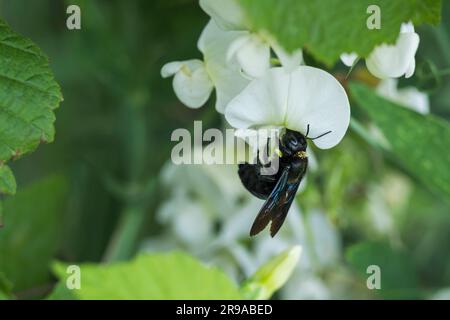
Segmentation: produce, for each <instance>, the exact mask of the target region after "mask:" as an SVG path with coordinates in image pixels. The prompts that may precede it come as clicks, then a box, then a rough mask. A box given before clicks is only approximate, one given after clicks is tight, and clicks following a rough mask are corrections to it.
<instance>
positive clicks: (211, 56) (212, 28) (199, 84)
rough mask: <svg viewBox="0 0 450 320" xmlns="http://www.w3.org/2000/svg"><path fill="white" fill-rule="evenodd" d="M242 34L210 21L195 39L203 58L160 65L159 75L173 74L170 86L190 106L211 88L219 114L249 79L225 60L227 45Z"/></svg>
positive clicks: (202, 99)
mask: <svg viewBox="0 0 450 320" xmlns="http://www.w3.org/2000/svg"><path fill="white" fill-rule="evenodd" d="M242 34H243V32H239V31H224V30H222V29H220V28H219V27H218V26H217V25H216V24H215V22H214V21H210V22H209V23H208V24H207V26H206V27H205V29H204V30H203V32H202V34H201V36H200V39H199V41H198V49H199V50H200V51H201V52H202V53H203V61H201V60H187V61H181V62H180V61H177V62H170V63H167V64H166V65H164V66H163V68H162V69H161V75H162V77H164V78H167V77H170V76H173V75H175V77H174V80H173V88H174V91H175V94H176V95H177V97H178V99H180V101H181V102H183V103H184V104H185V105H186V106H188V107H190V108H199V107H201V106H202V105H204V104H205V102H206V101H207V100H208V99H209V97H210V95H211V92H212V90H213V88H215V89H216V96H217V101H216V109H217V111H219V112H221V113H222V112H223V110H224V108H225V106H226V105H227V103H228V102H229V101H230V100H231V99H232V98H233V97H234V96H236V95H237V94H238V93H239V92H240V91H241V90H242V89H243V88H245V87H246V86H247V84H248V83H249V80H247V79H246V78H245V77H243V75H242V74H241V70H240V66H239V65H238V64H237V63H236V62H232V61H231V62H230V61H227V50H228V47H229V46H230V44H231V43H232V42H233V41H234V40H236V39H238V38H239V37H240V36H242Z"/></svg>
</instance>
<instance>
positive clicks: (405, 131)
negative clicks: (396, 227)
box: [351, 84, 450, 200]
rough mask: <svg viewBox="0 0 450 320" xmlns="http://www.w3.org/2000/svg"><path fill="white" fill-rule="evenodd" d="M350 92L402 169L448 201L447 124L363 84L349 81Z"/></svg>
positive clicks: (449, 130)
mask: <svg viewBox="0 0 450 320" xmlns="http://www.w3.org/2000/svg"><path fill="white" fill-rule="evenodd" d="M351 92H352V96H353V98H354V99H355V100H356V102H357V104H358V106H360V107H361V108H363V109H364V110H365V111H366V112H367V114H368V115H369V117H370V119H371V120H372V121H373V122H374V123H375V124H376V126H377V127H378V128H379V129H380V130H381V132H382V134H383V135H384V137H385V138H386V139H385V140H386V141H387V143H388V149H389V150H390V152H392V153H393V154H394V155H395V156H396V158H397V159H398V161H399V162H400V163H401V164H402V165H403V166H404V167H405V169H407V170H408V171H409V172H410V173H411V174H412V175H414V176H415V177H417V178H418V179H420V181H422V183H423V184H425V185H427V186H428V187H429V188H430V189H432V190H434V191H435V192H436V193H438V194H440V195H441V196H443V197H444V198H445V199H447V200H450V170H449V168H450V152H449V150H450V124H449V123H448V122H446V121H444V120H442V119H439V118H437V117H435V116H433V115H426V116H424V115H421V114H418V113H416V112H414V111H411V110H410V109H407V108H405V107H402V106H400V105H397V104H395V103H393V102H390V101H388V100H386V99H384V98H382V97H380V96H378V95H377V94H376V93H375V92H374V91H373V90H372V89H370V88H368V87H366V86H364V85H360V84H352V85H351Z"/></svg>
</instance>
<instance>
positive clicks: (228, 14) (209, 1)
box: [200, 0, 245, 30]
mask: <svg viewBox="0 0 450 320" xmlns="http://www.w3.org/2000/svg"><path fill="white" fill-rule="evenodd" d="M200 7H201V8H202V9H203V11H205V12H206V13H207V14H208V15H209V16H210V17H211V18H212V19H213V20H214V21H215V22H216V23H217V25H218V26H219V27H220V28H222V29H224V30H245V23H244V22H245V19H244V13H243V11H242V9H241V7H240V6H239V4H238V3H237V1H235V0H225V1H223V0H200Z"/></svg>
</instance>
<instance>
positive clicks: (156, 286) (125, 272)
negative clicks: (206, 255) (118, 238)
mask: <svg viewBox="0 0 450 320" xmlns="http://www.w3.org/2000/svg"><path fill="white" fill-rule="evenodd" d="M80 268H81V289H80V290H72V293H73V294H74V295H75V296H76V297H77V298H79V299H127V300H129V299H139V300H144V299H151V300H153V299H169V300H173V299H194V300H197V299H240V298H241V295H240V293H239V289H238V287H237V286H236V285H235V284H234V283H233V282H232V281H231V280H230V279H229V278H228V277H227V276H226V275H225V274H224V273H223V272H222V271H220V270H219V269H217V268H215V267H209V266H205V265H204V264H202V263H200V262H199V261H197V260H195V259H194V258H192V257H190V256H188V255H186V254H184V253H181V252H173V253H168V254H142V255H140V256H138V257H137V258H135V259H134V260H132V261H130V262H124V263H116V264H111V265H95V264H83V265H81V266H80ZM54 271H55V273H56V275H57V276H58V277H59V279H60V280H61V282H62V283H65V282H66V279H67V277H68V276H69V275H68V274H67V273H66V266H65V265H64V264H62V263H56V264H55V266H54Z"/></svg>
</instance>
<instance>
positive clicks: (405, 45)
mask: <svg viewBox="0 0 450 320" xmlns="http://www.w3.org/2000/svg"><path fill="white" fill-rule="evenodd" d="M418 46H419V35H418V34H417V33H400V35H399V37H398V39H397V42H396V43H395V45H386V44H382V45H380V46H378V47H376V48H375V49H374V51H373V52H372V53H371V54H370V56H369V57H368V58H367V59H366V65H367V68H368V69H369V71H370V73H372V74H373V75H374V76H376V77H377V78H380V79H386V78H398V77H401V76H403V75H404V74H406V73H408V74H409V73H411V64H412V63H413V61H414V56H415V55H416V51H417V48H418ZM408 71H409V72H408Z"/></svg>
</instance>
